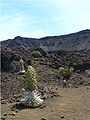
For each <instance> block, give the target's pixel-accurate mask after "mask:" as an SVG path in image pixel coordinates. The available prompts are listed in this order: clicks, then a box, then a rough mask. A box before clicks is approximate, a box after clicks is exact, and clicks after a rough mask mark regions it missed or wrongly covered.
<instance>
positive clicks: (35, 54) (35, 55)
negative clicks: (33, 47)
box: [31, 51, 42, 58]
mask: <svg viewBox="0 0 90 120" xmlns="http://www.w3.org/2000/svg"><path fill="white" fill-rule="evenodd" d="M31 56H32V57H35V58H38V57H41V56H42V54H41V52H39V51H33V52H32V53H31Z"/></svg>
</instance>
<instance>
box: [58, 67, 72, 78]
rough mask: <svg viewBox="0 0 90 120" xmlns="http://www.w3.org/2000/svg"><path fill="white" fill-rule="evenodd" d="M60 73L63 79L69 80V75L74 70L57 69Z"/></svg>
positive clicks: (66, 68)
mask: <svg viewBox="0 0 90 120" xmlns="http://www.w3.org/2000/svg"><path fill="white" fill-rule="evenodd" d="M59 71H60V73H61V74H62V76H63V77H65V78H70V76H71V74H72V73H73V71H74V68H73V67H71V68H68V67H60V68H59Z"/></svg>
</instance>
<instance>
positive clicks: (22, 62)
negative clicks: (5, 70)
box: [19, 59, 25, 74]
mask: <svg viewBox="0 0 90 120" xmlns="http://www.w3.org/2000/svg"><path fill="white" fill-rule="evenodd" d="M19 64H20V72H19V73H21V74H24V73H25V69H24V61H23V59H20V61H19Z"/></svg>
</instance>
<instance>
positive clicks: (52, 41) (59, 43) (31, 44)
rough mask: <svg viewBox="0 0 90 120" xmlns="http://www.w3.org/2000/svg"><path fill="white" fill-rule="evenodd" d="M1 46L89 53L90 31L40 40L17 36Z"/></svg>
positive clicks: (3, 42)
mask: <svg viewBox="0 0 90 120" xmlns="http://www.w3.org/2000/svg"><path fill="white" fill-rule="evenodd" d="M1 45H3V46H5V47H9V48H11V49H13V48H14V49H15V48H20V47H22V48H24V49H31V48H42V49H43V50H45V51H55V50H68V51H84V52H90V30H83V31H80V32H77V33H72V34H68V35H61V36H49V37H44V38H40V39H35V38H25V37H20V36H17V37H15V38H14V39H8V40H5V41H2V42H1Z"/></svg>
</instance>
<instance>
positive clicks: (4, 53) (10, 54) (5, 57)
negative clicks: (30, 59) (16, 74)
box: [1, 47, 20, 72]
mask: <svg viewBox="0 0 90 120" xmlns="http://www.w3.org/2000/svg"><path fill="white" fill-rule="evenodd" d="M19 60H20V55H19V54H16V53H15V51H13V50H11V49H9V48H5V47H2V48H1V71H2V72H11V71H12V72H13V71H17V70H18V68H19V65H18V64H19V63H18V62H19Z"/></svg>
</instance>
